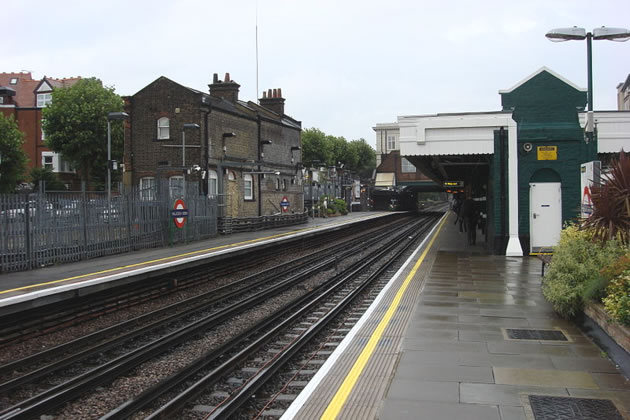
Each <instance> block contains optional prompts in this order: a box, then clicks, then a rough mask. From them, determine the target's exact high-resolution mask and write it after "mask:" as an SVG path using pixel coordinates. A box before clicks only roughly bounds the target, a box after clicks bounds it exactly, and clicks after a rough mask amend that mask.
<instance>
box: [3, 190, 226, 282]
mask: <svg viewBox="0 0 630 420" xmlns="http://www.w3.org/2000/svg"><path fill="white" fill-rule="evenodd" d="M198 190H199V189H198V185H197V184H196V183H190V184H187V185H186V187H185V188H180V189H179V190H177V191H174V190H172V189H169V186H168V185H166V184H163V185H158V186H157V188H154V189H153V190H151V191H139V190H137V189H133V190H131V191H127V192H124V193H120V194H119V193H114V194H113V195H112V196H111V199H108V196H107V193H104V192H87V191H81V192H45V193H44V192H39V193H30V194H0V272H6V271H20V270H27V269H31V268H35V267H41V266H46V265H50V264H58V263H64V262H70V261H78V260H82V259H87V258H93V257H99V256H103V255H111V254H117V253H121V252H127V251H131V250H137V249H144V248H153V247H161V246H165V245H170V244H175V243H182V242H191V241H196V240H200V239H205V238H208V237H212V236H215V235H216V234H217V199H216V198H213V197H207V196H204V195H202V194H199V192H198ZM177 199H181V200H182V201H183V203H184V206H185V210H187V212H184V213H187V215H185V216H184V217H180V218H178V219H177V221H178V222H179V223H178V224H176V223H175V220H174V219H175V217H174V216H173V213H172V210H173V209H174V204H175V201H176V200H177ZM180 214H181V213H180Z"/></svg>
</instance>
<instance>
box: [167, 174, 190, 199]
mask: <svg viewBox="0 0 630 420" xmlns="http://www.w3.org/2000/svg"><path fill="white" fill-rule="evenodd" d="M184 182H185V181H184V177H183V176H182V175H174V176H172V177H170V178H169V179H168V195H169V197H171V198H179V197H183V196H184V190H185V188H186V186H185V184H184Z"/></svg>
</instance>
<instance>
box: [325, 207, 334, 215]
mask: <svg viewBox="0 0 630 420" xmlns="http://www.w3.org/2000/svg"><path fill="white" fill-rule="evenodd" d="M326 214H327V215H329V216H330V215H332V214H335V210H333V209H332V208H330V207H328V208H327V209H326Z"/></svg>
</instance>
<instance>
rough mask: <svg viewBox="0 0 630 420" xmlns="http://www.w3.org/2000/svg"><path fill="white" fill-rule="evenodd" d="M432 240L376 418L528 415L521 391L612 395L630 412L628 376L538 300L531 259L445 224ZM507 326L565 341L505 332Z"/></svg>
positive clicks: (511, 419)
mask: <svg viewBox="0 0 630 420" xmlns="http://www.w3.org/2000/svg"><path fill="white" fill-rule="evenodd" d="M451 220H454V219H453V218H451ZM438 247H439V250H438V252H437V255H436V258H435V261H434V262H433V265H432V268H431V271H430V272H429V274H428V276H427V278H426V280H425V286H424V290H423V291H422V294H421V296H420V298H419V300H418V302H417V303H416V307H415V310H414V313H413V315H412V317H411V320H410V322H409V325H408V328H407V330H406V334H405V338H404V340H403V343H402V348H401V349H400V353H399V355H398V365H397V368H396V371H395V373H394V374H393V376H392V377H391V382H390V384H389V388H388V390H387V393H386V395H385V397H384V400H383V401H382V404H379V405H380V409H379V412H378V414H377V416H376V417H377V418H379V419H387V420H397V419H430V420H440V419H444V420H458V419H462V420H470V419H484V420H490V419H497V420H498V419H500V420H524V419H533V418H534V417H533V413H532V410H531V408H530V407H529V403H528V399H527V395H555V396H564V397H583V398H603V399H611V400H612V401H613V402H614V403H615V404H616V406H617V408H618V410H619V411H620V412H621V413H622V415H625V416H626V418H630V382H628V380H627V379H626V378H624V377H623V376H622V375H621V374H620V373H619V371H618V370H617V369H616V367H615V365H614V364H613V363H612V362H611V361H610V360H609V359H608V358H607V357H606V354H604V353H603V352H602V351H601V350H600V349H599V348H598V347H597V346H595V345H594V344H593V343H592V342H591V341H590V340H589V339H588V338H587V337H586V336H585V335H583V333H582V332H581V331H580V330H579V329H578V328H576V327H575V326H574V325H573V324H572V323H570V322H568V321H565V320H563V319H560V318H559V317H558V316H557V315H556V313H555V312H554V311H553V310H552V308H551V306H550V305H549V304H548V303H547V302H546V301H545V300H544V298H543V296H542V294H541V289H540V286H541V280H542V277H541V275H540V262H539V261H538V260H537V259H535V258H533V257H521V258H516V257H505V256H496V255H487V254H486V253H485V252H483V250H482V249H480V245H479V241H478V245H477V246H474V247H472V246H468V245H467V241H466V237H465V233H459V232H458V230H457V229H455V227H454V226H453V225H452V222H451V223H448V224H447V226H446V228H445V229H444V230H443V231H442V233H441V237H440V242H439V244H438ZM508 328H513V329H516V328H518V329H555V330H561V331H562V332H564V334H565V336H567V338H568V340H567V341H542V340H515V339H509V338H508V337H507V336H506V334H505V331H506V329H508ZM576 415H577V414H576ZM562 418H565V417H562ZM567 418H568V417H567ZM573 418H583V417H573ZM589 418H590V417H589ZM602 420H604V419H603V418H602Z"/></svg>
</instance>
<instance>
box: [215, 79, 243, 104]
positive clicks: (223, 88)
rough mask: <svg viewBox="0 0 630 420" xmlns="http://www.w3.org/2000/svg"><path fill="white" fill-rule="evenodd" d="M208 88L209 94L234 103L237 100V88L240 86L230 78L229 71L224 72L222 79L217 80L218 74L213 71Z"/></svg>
mask: <svg viewBox="0 0 630 420" xmlns="http://www.w3.org/2000/svg"><path fill="white" fill-rule="evenodd" d="M208 87H209V88H210V96H214V97H215V98H221V99H225V100H226V101H229V102H232V103H236V102H237V101H238V90H239V88H240V87H241V85H239V84H238V83H236V82H235V81H234V80H231V79H230V73H225V78H224V81H220V80H219V75H218V74H217V73H214V75H213V77H212V84H211V85H208Z"/></svg>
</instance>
